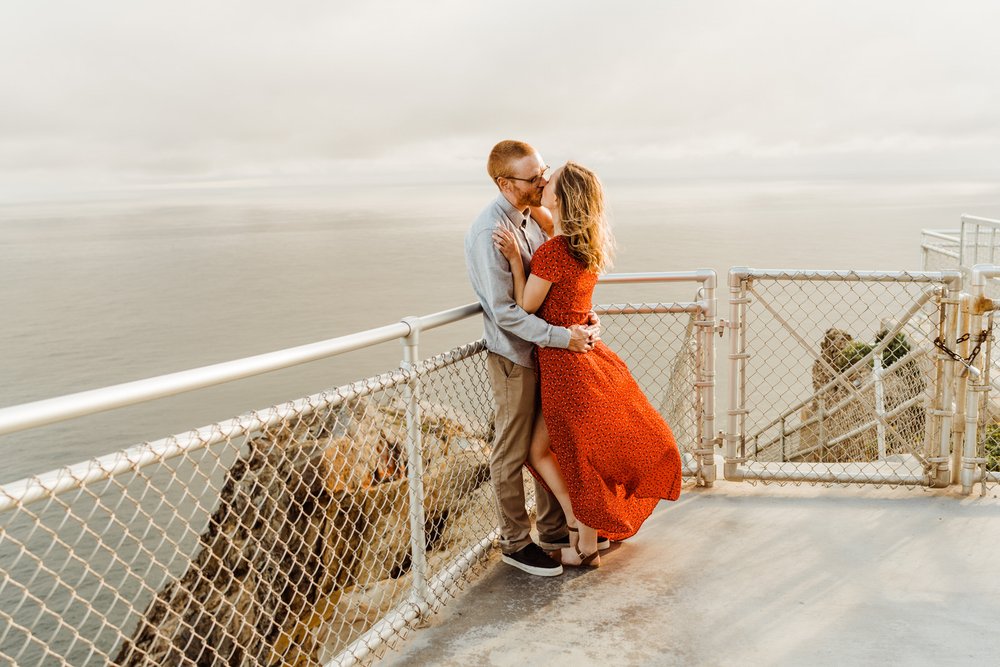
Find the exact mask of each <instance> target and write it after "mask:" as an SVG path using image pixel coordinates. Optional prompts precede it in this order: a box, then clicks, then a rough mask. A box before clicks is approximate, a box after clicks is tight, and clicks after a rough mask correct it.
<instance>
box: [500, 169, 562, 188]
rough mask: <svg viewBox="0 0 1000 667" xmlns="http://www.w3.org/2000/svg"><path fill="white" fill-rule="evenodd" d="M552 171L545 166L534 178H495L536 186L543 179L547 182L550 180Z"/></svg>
mask: <svg viewBox="0 0 1000 667" xmlns="http://www.w3.org/2000/svg"><path fill="white" fill-rule="evenodd" d="M552 171H553V170H552V167H549V166H548V165H546V166H545V167H543V168H542V171H541V173H540V174H538V175H537V176H535V177H534V178H518V177H516V176H497V178H506V179H507V180H508V181H524V182H525V183H531V184H532V185H538V184H539V183H540V182H541V181H542V179H545V180H546V181H547V180H549V179H550V178H552Z"/></svg>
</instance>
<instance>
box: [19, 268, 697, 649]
mask: <svg viewBox="0 0 1000 667" xmlns="http://www.w3.org/2000/svg"><path fill="white" fill-rule="evenodd" d="M664 282H682V283H691V284H693V285H695V286H696V287H697V288H698V295H697V297H696V299H697V300H696V301H692V302H687V303H654V304H643V303H637V304H632V303H626V304H617V305H611V306H604V307H599V308H597V310H598V312H599V313H600V314H601V316H602V322H604V323H605V333H604V338H605V340H606V341H608V342H609V343H610V344H612V346H613V347H614V348H615V349H616V350H618V351H620V354H621V355H622V356H623V358H626V360H627V361H628V362H629V364H630V366H631V367H632V368H633V372H634V373H635V374H636V376H637V379H638V380H639V381H640V384H641V385H642V386H643V388H644V389H645V390H646V391H647V394H649V395H650V398H651V400H654V399H656V398H657V394H662V396H663V398H664V403H663V405H664V406H666V407H665V408H664V409H666V410H668V411H672V412H671V415H672V416H673V418H674V419H676V423H677V426H678V429H679V430H680V431H682V432H683V433H685V434H689V438H688V441H687V442H685V443H683V444H684V450H685V457H684V461H685V473H686V475H688V476H689V477H694V478H695V479H697V481H698V483H700V484H703V485H706V486H708V485H711V483H712V481H713V480H714V478H715V468H714V459H713V457H712V453H713V452H712V445H713V439H714V409H715V408H714V381H715V355H714V342H713V333H714V331H715V274H714V272H711V271H693V272H676V273H663V274H648V273H646V274H619V275H612V276H607V277H606V278H604V279H603V280H602V283H603V284H608V283H610V284H618V283H664ZM479 312H480V309H479V307H478V306H477V305H475V304H473V305H469V306H464V307H461V308H455V309H451V310H448V311H443V312H441V313H436V314H433V315H428V316H425V317H411V318H406V319H404V320H403V321H402V322H400V323H397V324H392V325H388V326H385V327H381V328H378V329H373V330H370V331H366V332H361V333H358V334H353V335H351V336H345V337H341V338H336V339H331V340H328V341H323V342H320V343H315V344H311V345H305V346H300V347H296V348H292V349H288V350H283V351H280V352H275V353H270V354H264V355H258V356H255V357H251V358H248V359H242V360H237V361H233V362H227V363H223V364H216V365H212V366H207V367H204V368H199V369H193V370H190V371H184V372H180V373H173V374H170V375H165V376H160V377H157V378H151V379H149V380H142V381H138V382H129V383H125V384H121V385H116V386H113V387H108V388H105V389H98V390H93V391H86V392H80V393H77V394H72V395H69V396H64V397H61V398H56V399H49V400H44V401H36V402H34V403H29V404H25V405H23V406H14V407H10V408H4V409H0V434H2V433H12V432H16V431H25V430H29V429H32V428H35V427H38V426H41V425H44V424H50V423H55V422H58V421H62V420H67V419H72V418H74V417H78V416H81V415H85V414H93V413H96V412H100V411H104V410H111V409H114V408H118V407H122V406H125V405H131V404H134V403H138V402H142V401H149V400H154V399H157V398H162V397H166V396H170V395H174V394H177V393H181V392H185V391H191V390H194V389H199V388H203V387H207V386H211V385H214V384H220V383H224V382H229V381H232V380H235V379H240V378H245V377H249V376H251V375H256V374H259V373H265V372H269V371H272V370H277V369H280V368H287V367H290V366H293V365H297V364H301V363H306V362H309V361H314V360H317V359H321V358H325V357H329V356H334V355H338V354H343V353H346V352H349V351H353V350H358V349H362V348H364V347H367V346H371V345H376V344H379V343H383V342H386V341H390V340H393V339H402V340H403V342H404V359H403V364H402V366H401V367H400V368H398V369H395V370H393V371H390V372H388V373H385V374H383V375H380V376H377V377H374V378H369V379H366V380H361V381H358V382H355V383H352V384H350V385H345V386H343V387H339V388H337V389H333V390H329V391H327V392H323V393H321V394H316V395H313V396H309V397H306V398H302V399H298V400H295V401H291V402H289V403H286V404H282V405H276V406H272V407H269V408H266V409H264V410H258V411H253V412H249V413H247V414H244V415H241V416H239V417H236V418H234V419H231V420H228V421H225V422H221V423H219V424H213V425H210V426H206V427H203V428H200V429H195V430H193V431H189V432H187V433H183V434H179V435H176V436H171V437H168V438H164V439H161V440H158V441H155V442H149V443H144V444H141V445H137V446H135V447H131V448H129V449H126V450H123V451H120V452H116V453H112V454H108V455H106V456H102V457H100V458H97V459H94V460H92V461H87V462H83V463H80V464H76V465H73V466H69V467H67V468H63V469H60V470H56V471H51V472H48V473H42V474H40V475H38V476H35V477H31V478H28V479H25V480H20V481H17V482H12V483H10V484H5V485H3V486H0V512H2V513H3V521H4V523H3V524H2V525H3V526H4V530H3V531H0V563H2V569H0V576H2V578H0V621H2V623H0V657H3V658H7V659H10V660H12V661H13V662H15V663H17V664H31V663H32V662H33V661H38V662H43V661H44V662H46V663H48V662H52V663H54V664H83V663H89V662H93V661H99V662H103V663H114V664H139V663H140V662H143V661H147V662H155V663H159V664H164V663H170V664H173V663H176V662H182V661H184V660H188V661H192V662H196V663H201V662H211V661H213V660H215V661H221V662H228V663H231V662H233V661H236V662H243V663H254V662H268V663H273V662H276V661H277V662H294V661H295V660H298V659H300V658H302V659H306V660H307V661H315V660H320V659H321V661H322V662H326V663H329V664H351V663H353V662H356V661H359V660H363V659H366V658H367V657H369V656H370V654H371V653H372V652H374V653H376V654H377V653H378V652H379V651H381V650H383V649H382V648H380V647H381V646H382V645H383V644H384V642H385V641H386V640H387V639H389V638H391V637H394V636H398V634H399V633H400V632H402V631H404V630H405V628H406V627H409V626H412V625H413V624H414V623H415V622H417V620H419V618H421V617H422V616H424V615H426V614H427V613H430V612H431V611H433V610H434V609H436V608H437V607H438V606H440V605H441V604H442V603H443V602H444V600H445V599H446V598H447V597H448V595H451V594H454V591H455V590H456V587H458V586H460V585H461V581H462V580H463V578H466V577H468V576H471V573H472V572H474V571H475V569H476V567H477V566H478V563H479V562H480V561H481V559H482V557H483V555H484V554H486V553H487V552H488V550H489V548H490V546H491V545H492V544H493V543H494V541H495V538H496V533H495V517H494V515H493V508H492V504H491V502H490V501H489V493H488V488H487V486H483V485H482V481H481V479H482V474H483V470H484V469H485V461H486V460H485V454H484V452H485V449H486V447H487V446H488V428H487V427H488V421H489V418H490V415H489V411H490V406H489V400H488V392H487V391H486V387H487V381H486V378H485V375H484V374H483V372H482V355H483V354H484V348H483V347H482V343H481V342H480V343H477V344H474V345H469V346H465V347H463V348H459V349H457V350H453V351H451V352H448V353H445V354H442V355H438V356H436V357H432V358H430V359H426V360H423V361H421V360H420V359H419V347H418V345H419V335H420V333H421V332H422V331H427V330H429V329H432V328H435V327H440V326H444V325H447V324H450V323H453V322H458V321H460V320H462V319H465V318H468V317H472V316H475V315H477V314H478V313H479ZM678 316H682V317H678ZM684 316H686V318H685V317H684ZM672 393H673V394H676V395H675V396H671V394H672ZM685 397H686V398H685ZM668 398H669V399H670V400H667V399H668ZM678 440H679V442H680V441H682V438H680V437H679V438H678ZM317 457H318V458H317ZM401 471H402V473H401ZM401 474H402V476H400V475H401ZM373 475H374V478H377V479H375V481H374V482H373V479H374V478H373ZM296 480H298V481H296ZM309 480H312V481H309ZM269 485H270V486H269ZM280 498H285V500H280ZM338 499H339V500H338ZM345 503H347V504H346V505H345ZM213 506H214V509H213ZM307 507H308V508H311V509H309V510H308V511H306V510H305V508H307ZM317 508H318V509H317ZM352 517H353V518H352ZM358 517H364V519H363V521H362V523H361V524H357V525H358V526H366V527H365V528H360V527H359V528H352V529H351V530H361V531H362V532H361V533H360V534H359V535H358V536H357V537H356V538H354V539H355V541H353V542H352V541H350V540H349V542H350V544H347V543H345V542H344V541H343V540H340V538H338V537H337V535H340V532H335V533H330V535H331V537H330V538H329V539H328V540H327V542H326V544H327V546H326V547H325V549H326V551H327V552H329V553H330V554H332V555H330V556H324V557H323V559H321V560H319V561H317V560H316V557H317V556H316V554H315V553H313V552H312V550H311V549H307V548H306V547H305V546H304V545H307V544H315V543H316V542H315V539H316V538H315V537H310V535H317V534H327V532H324V531H329V530H330V528H329V526H341V527H342V528H341V529H339V530H340V531H341V532H342V531H343V530H344V529H345V528H346V527H350V526H353V525H355V524H356V522H357V521H359V520H361V519H359V518H358ZM261 522H263V523H261ZM253 526H260V527H253ZM323 526H327V528H324V527H323ZM317 531H318V532H317ZM277 535H283V536H284V537H282V538H281V539H280V540H277V541H276V540H275V536H277ZM397 535H398V536H399V538H398V539H397V538H396V537H395V536H397ZM330 539H332V540H333V542H330V541H329V540H330ZM248 540H249V541H248ZM338 540H339V541H338ZM401 540H402V541H401ZM345 544H346V546H345ZM268 545H270V546H268ZM296 545H297V546H296ZM342 548H346V549H348V551H347V552H344V553H343V554H341V552H340V551H338V550H339V549H342ZM220 549H221V550H222V551H221V552H220V551H219V550H220ZM53 558H56V559H57V560H59V562H60V563H62V564H58V563H56V564H54V563H52V562H51V561H52V559H53ZM219 558H221V559H222V560H220V561H217V560H216V559H219ZM329 558H333V559H334V561H329ZM324 559H325V560H324ZM345 559H346V560H345ZM230 562H231V564H230V565H226V566H225V567H222V568H220V567H219V566H218V564H220V563H230ZM334 565H336V567H334ZM236 572H241V573H242V574H240V575H239V576H240V577H243V579H240V580H239V585H237V580H236V579H234V577H235V576H236V574H235V573H236ZM302 572H309V573H310V574H309V577H311V579H310V580H309V582H308V583H304V582H303V581H301V580H296V579H295V576H299V577H301V576H302ZM296 573H298V574H296ZM344 577H346V579H344ZM342 579H344V580H343V581H341V580H342ZM251 580H252V585H251V583H250V582H251ZM38 587H41V588H42V589H44V590H46V591H47V592H46V593H45V594H41V593H39V592H36V589H37V588H38ZM234 587H235V588H234ZM234 590H235V591H236V592H235V593H233V592H232V591H234ZM226 591H229V593H226ZM241 591H242V592H241ZM283 591H284V592H283ZM288 591H293V593H294V594H289V595H292V597H291V598H289V599H285V598H284V597H282V596H284V595H285V594H286V593H287V592H288ZM227 595H230V596H232V595H236V598H232V597H226V596H227ZM241 595H242V596H243V597H240V596H241ZM247 595H249V596H250V598H252V599H248V598H247V597H246V596H247ZM220 596H221V597H220ZM241 600H242V601H241ZM248 600H249V601H248ZM335 600H340V602H336V601H335ZM364 609H369V610H372V613H374V614H376V617H375V618H373V619H371V620H369V619H368V617H367V616H366V613H367V612H365V613H362V611H359V610H364ZM206 614H207V615H209V616H210V617H211V619H212V620H211V622H208V621H207V620H206V619H207V618H208V616H206ZM268 614H270V615H272V616H275V617H277V616H281V617H282V618H288V619H291V620H288V621H287V622H284V625H281V626H280V627H278V628H277V629H276V630H274V631H273V632H272V633H271V634H268V632H269V631H268V630H267V627H271V626H266V625H261V622H259V619H260V618H261V617H262V615H263V616H267V615H268ZM32 619H33V620H32ZM254 619H258V620H257V621H255V620H254ZM316 619H320V620H319V621H317V620H316ZM323 619H325V620H323ZM206 624H207V625H206ZM271 625H274V624H273V623H272V624H271ZM129 628H134V629H133V630H132V631H131V633H130V632H129ZM197 651H201V653H198V652H197ZM303 656H307V657H306V658H303Z"/></svg>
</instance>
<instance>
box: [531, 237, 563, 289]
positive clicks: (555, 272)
mask: <svg viewBox="0 0 1000 667" xmlns="http://www.w3.org/2000/svg"><path fill="white" fill-rule="evenodd" d="M560 243H562V239H561V238H560V237H558V236H557V237H555V238H551V239H549V240H548V241H546V242H545V243H543V244H542V245H540V246H539V247H538V250H536V251H535V254H534V255H532V256H531V273H532V275H536V276H538V277H539V278H541V279H542V280H547V281H549V282H550V283H557V282H559V279H560V278H562V274H563V268H564V264H563V262H562V253H560V252H559V250H560V246H559V244H560Z"/></svg>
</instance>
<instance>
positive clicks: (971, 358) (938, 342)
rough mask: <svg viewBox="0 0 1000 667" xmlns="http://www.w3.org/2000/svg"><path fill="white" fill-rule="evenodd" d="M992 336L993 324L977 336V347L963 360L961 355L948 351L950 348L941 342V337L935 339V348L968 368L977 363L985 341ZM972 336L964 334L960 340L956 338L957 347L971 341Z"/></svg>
mask: <svg viewBox="0 0 1000 667" xmlns="http://www.w3.org/2000/svg"><path fill="white" fill-rule="evenodd" d="M992 334H993V324H992V323H991V324H990V326H989V328H987V329H983V330H982V331H981V332H980V333H979V335H978V336H976V346H975V347H974V348H972V352H970V353H969V356H968V358H963V357H962V356H961V355H960V354H958V353H957V352H955V351H954V350H950V349H948V346H947V345H945V344H944V341H942V340H941V336H938V337H937V338H935V339H934V346H935V347H937V348H938V349H939V350H941V351H942V352H944V353H945V354H947V355H948V356H949V357H951V358H952V359H954V360H955V361H958V362H961V363H962V364H965V365H966V366H971V365H972V362H973V361H975V359H976V357H977V356H978V355H979V350H980V349H981V348H982V347H983V341H985V340H986V339H987V338H989V337H990V336H991V335H992ZM970 335H971V334H968V333H964V334H962V335H961V336H959V337H958V338H956V339H955V346H956V347H957V346H958V345H960V344H962V343H964V342H965V341H967V340H969V337H970Z"/></svg>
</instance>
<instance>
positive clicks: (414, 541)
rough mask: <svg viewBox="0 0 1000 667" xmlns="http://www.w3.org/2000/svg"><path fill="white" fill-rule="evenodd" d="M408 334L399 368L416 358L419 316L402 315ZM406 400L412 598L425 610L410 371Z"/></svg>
mask: <svg viewBox="0 0 1000 667" xmlns="http://www.w3.org/2000/svg"><path fill="white" fill-rule="evenodd" d="M403 323H404V324H406V325H407V326H408V327H409V328H410V333H409V335H407V336H406V337H405V338H404V339H403V368H404V369H406V370H408V371H412V369H413V367H414V366H415V365H416V363H417V361H418V359H419V357H418V354H419V350H418V344H419V341H420V318H417V317H406V318H403ZM403 397H404V399H405V401H406V477H407V481H408V484H409V501H410V502H409V505H410V511H409V514H410V571H411V573H412V575H413V590H412V595H413V601H414V603H415V604H416V605H417V606H418V607H419V608H420V609H421V610H425V609H426V608H427V605H428V604H429V602H430V599H429V597H430V596H429V595H428V589H427V539H426V536H425V534H424V525H425V519H424V456H423V446H422V444H421V441H420V433H421V432H420V379H419V378H418V377H417V375H416V374H415V373H414V374H413V375H412V376H411V377H410V380H409V382H407V383H406V385H405V386H404V388H403Z"/></svg>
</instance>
